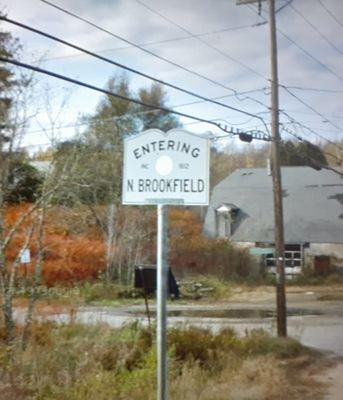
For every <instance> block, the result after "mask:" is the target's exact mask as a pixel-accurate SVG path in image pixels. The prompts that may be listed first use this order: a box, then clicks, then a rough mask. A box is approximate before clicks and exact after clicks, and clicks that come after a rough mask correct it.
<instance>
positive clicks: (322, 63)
mask: <svg viewBox="0 0 343 400" xmlns="http://www.w3.org/2000/svg"><path fill="white" fill-rule="evenodd" d="M40 1H45V0H40ZM248 8H249V10H251V11H253V12H254V13H255V14H256V11H255V10H254V9H253V8H251V7H248ZM261 18H263V20H264V22H266V23H268V20H267V19H266V18H265V17H263V16H261ZM276 30H277V32H278V33H280V34H281V35H282V36H283V37H284V38H286V39H287V40H288V41H289V42H291V43H292V44H293V45H294V46H295V47H297V48H298V49H299V50H300V51H301V52H302V53H304V54H305V55H306V56H307V57H309V58H311V59H312V60H313V61H314V62H315V63H317V64H318V65H320V66H321V67H322V68H324V69H326V70H327V71H328V72H330V73H331V74H332V75H334V76H335V77H336V78H337V79H339V80H340V81H342V82H343V77H342V76H340V75H338V74H337V73H336V72H335V71H334V70H333V69H331V68H330V67H329V66H328V65H326V64H325V63H324V62H322V61H321V60H319V59H318V58H317V57H315V56H314V55H313V54H312V53H310V52H309V51H308V50H306V49H305V48H304V47H302V46H300V44H299V43H297V42H296V41H295V40H294V39H292V38H291V37H290V36H288V35H287V34H286V33H285V32H283V31H282V30H281V29H280V28H279V27H277V28H276Z"/></svg>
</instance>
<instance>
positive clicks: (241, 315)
mask: <svg viewBox="0 0 343 400" xmlns="http://www.w3.org/2000/svg"><path fill="white" fill-rule="evenodd" d="M155 314H156V312H155V311H151V312H150V315H151V316H152V317H155ZM321 314H322V313H321V312H320V311H317V310H306V309H302V308H289V309H288V310H287V316H289V317H294V316H305V315H321ZM135 315H137V316H142V315H143V313H135ZM168 317H184V318H234V319H250V318H253V319H255V318H258V319H261V318H275V317H276V311H275V310H268V309H249V308H240V309H224V310H218V309H213V310H209V309H192V310H168Z"/></svg>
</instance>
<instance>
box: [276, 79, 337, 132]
mask: <svg viewBox="0 0 343 400" xmlns="http://www.w3.org/2000/svg"><path fill="white" fill-rule="evenodd" d="M279 86H280V87H281V88H283V89H284V90H285V91H286V92H287V93H288V94H290V95H291V96H292V97H294V98H295V99H297V100H298V101H299V102H300V103H301V104H303V105H304V106H305V107H307V108H308V109H309V110H311V111H312V112H313V113H315V114H316V115H318V116H319V117H321V118H323V120H325V121H326V122H327V123H329V124H330V125H331V126H333V127H334V128H336V129H338V130H340V131H342V128H341V127H340V126H338V125H336V124H335V123H333V122H332V121H331V120H329V119H328V118H327V117H326V116H325V115H323V114H322V113H320V112H319V111H317V110H316V109H315V108H313V107H312V106H311V105H309V104H308V103H306V102H305V101H304V100H303V99H301V98H300V97H299V96H297V95H295V94H294V93H293V92H292V91H291V90H290V89H288V88H287V87H286V86H283V85H279Z"/></svg>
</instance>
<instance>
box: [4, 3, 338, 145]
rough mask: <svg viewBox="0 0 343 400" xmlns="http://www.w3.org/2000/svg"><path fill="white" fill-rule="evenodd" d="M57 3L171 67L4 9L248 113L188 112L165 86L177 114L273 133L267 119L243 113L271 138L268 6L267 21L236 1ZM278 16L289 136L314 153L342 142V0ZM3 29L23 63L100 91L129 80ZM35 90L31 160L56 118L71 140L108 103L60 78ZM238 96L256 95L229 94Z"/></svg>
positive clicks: (198, 129) (41, 80) (40, 6)
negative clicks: (113, 80)
mask: <svg viewBox="0 0 343 400" xmlns="http://www.w3.org/2000/svg"><path fill="white" fill-rule="evenodd" d="M49 1H50V0H49ZM51 2H53V3H54V4H55V5H58V6H60V7H62V8H64V9H66V10H68V11H70V12H72V13H74V14H77V15H78V16H81V17H83V18H85V19H87V20H89V21H91V22H92V23H94V24H97V25H98V26H100V27H101V28H103V29H105V30H107V31H110V32H112V33H114V34H115V35H117V36H118V35H119V36H120V37H122V38H124V39H125V40H128V41H130V42H131V43H134V44H137V45H140V47H142V48H144V49H148V50H149V51H150V52H153V53H155V54H156V55H158V56H159V57H163V58H164V60H161V59H159V58H157V57H154V56H153V55H151V54H147V53H146V52H144V51H142V50H141V49H139V48H137V47H134V46H133V45H128V43H127V42H126V43H125V42H124V41H123V40H119V39H118V38H116V37H114V36H111V35H110V34H108V33H106V32H104V31H101V30H99V29H96V28H95V27H93V26H90V25H89V24H86V23H85V22H83V21H79V20H77V19H75V18H74V17H72V16H70V15H67V14H65V13H63V12H61V11H60V10H57V9H56V8H53V7H51V6H50V5H48V4H46V3H44V2H43V1H41V0H25V1H23V0H0V10H2V11H3V12H5V13H7V16H8V17H9V18H11V19H13V20H16V21H19V22H22V23H24V24H27V25H29V26H31V27H34V28H36V29H39V30H42V31H44V32H47V33H50V34H52V35H55V36H57V37H59V38H61V39H64V40H67V41H69V42H72V43H73V44H76V45H78V46H80V47H84V48H86V49H88V50H91V51H93V52H96V53H99V54H101V55H103V56H105V57H107V58H110V59H112V60H114V61H117V62H120V63H122V64H124V65H127V66H129V67H132V68H135V69H138V70H140V71H142V72H144V73H146V74H149V75H151V76H154V77H156V78H159V79H161V80H164V81H167V82H169V83H171V84H174V85H177V86H179V87H182V88H184V89H187V90H189V91H192V92H195V93H197V94H200V95H201V96H203V97H207V98H215V97H222V96H228V97H222V98H221V99H220V100H218V101H219V102H221V103H224V104H226V105H229V106H231V107H235V108H237V109H239V110H241V111H242V112H238V111H233V110H229V109H227V108H225V107H222V106H219V105H214V104H210V103H208V102H202V103H197V104H191V105H184V104H185V103H191V102H194V101H197V100H198V99H196V98H194V97H193V96H190V95H188V94H184V93H180V92H179V91H177V90H175V89H170V88H166V90H167V92H168V107H169V108H172V109H175V110H177V111H180V112H183V113H186V114H190V115H193V116H195V117H200V118H204V119H206V120H211V121H213V120H214V121H217V122H219V123H221V124H223V125H227V126H228V127H233V128H235V129H237V128H238V129H242V130H245V131H249V130H251V129H258V130H262V131H264V132H265V131H266V129H265V127H264V126H263V125H262V122H261V120H260V119H258V118H253V117H251V116H249V115H246V114H244V112H247V113H249V114H254V115H255V114H257V115H258V116H259V117H260V118H263V119H264V120H265V122H266V124H267V127H268V128H270V111H269V106H270V89H269V87H270V40H269V37H270V36H269V23H268V6H267V2H262V11H261V15H258V11H257V5H256V4H251V5H236V0H69V1H67V0H51ZM288 3H289V4H288ZM276 8H277V10H278V12H277V14H276V17H277V40H278V67H279V83H280V85H281V87H280V100H279V107H280V110H281V111H282V114H281V115H280V120H281V122H282V123H283V127H286V128H288V129H289V130H291V132H292V133H293V134H296V135H298V136H301V137H302V138H304V139H306V140H310V141H311V142H313V143H318V141H321V142H323V143H326V142H327V140H340V139H342V128H343V101H342V100H343V40H342V38H343V1H342V0H293V1H289V0H278V1H276ZM1 29H3V30H7V31H10V32H12V33H13V35H14V36H16V37H18V38H19V40H20V42H21V43H22V45H23V51H22V55H21V61H23V62H27V63H30V64H34V65H39V66H40V67H41V68H45V69H47V70H50V71H53V72H56V73H59V74H63V75H66V76H68V77H71V78H74V79H79V80H81V81H83V82H87V83H90V84H92V85H95V86H99V87H102V88H103V87H105V86H106V82H107V81H108V79H109V78H110V77H111V76H114V75H118V74H120V73H122V69H120V68H118V67H115V66H113V65H110V64H106V63H104V62H103V61H100V60H96V59H94V58H92V57H90V56H88V55H85V54H80V53H79V52H78V51H76V50H73V49H71V48H68V47H66V46H64V45H62V44H58V43H56V42H54V41H52V40H50V39H48V38H44V37H41V36H40V35H37V34H34V33H30V32H29V31H27V30H24V29H22V28H19V27H15V26H13V25H11V24H9V23H7V22H2V23H1ZM165 60H168V61H169V62H167V61H165ZM176 64H177V65H178V66H177V65H176ZM186 70H187V71H186ZM190 71H191V72H190ZM197 74H198V75H197ZM200 75H201V76H200ZM127 76H128V77H129V79H130V82H131V87H132V90H133V92H137V91H138V89H139V88H141V87H149V86H150V84H151V81H149V80H148V79H146V78H143V77H139V76H137V75H134V74H133V73H127ZM36 80H37V82H38V84H37V93H36V97H35V100H34V101H33V102H32V110H33V109H34V108H35V110H36V111H35V112H34V113H35V114H36V113H37V112H38V114H37V115H36V116H35V118H33V119H32V122H31V124H30V127H29V128H28V134H27V135H26V138H25V139H24V142H23V146H27V148H28V149H29V148H30V149H31V150H32V149H39V148H44V146H45V145H46V143H48V142H49V140H50V139H51V135H50V134H49V131H46V129H49V127H50V126H51V119H53V120H54V119H55V120H56V126H58V127H62V128H61V129H60V130H59V135H60V136H59V139H60V140H63V139H65V138H68V137H71V136H72V135H73V134H74V131H75V128H74V125H75V123H76V122H77V121H78V118H79V117H80V116H81V115H85V114H92V113H94V111H95V109H96V105H97V104H98V102H99V100H100V98H101V95H100V94H99V93H96V92H92V91H90V90H88V89H85V88H80V87H77V86H75V85H73V84H69V83H66V82H61V81H59V80H57V79H55V78H52V77H45V76H42V75H40V74H36ZM285 87H286V88H285ZM232 89H234V90H235V91H237V92H244V91H250V90H256V91H254V92H251V93H249V94H247V95H239V96H233V95H232V94H233V91H232ZM308 89H315V90H308ZM230 95H231V96H230ZM246 96H249V98H246ZM64 103H65V104H64ZM62 104H64V106H63V107H61V106H62ZM37 110H38V111H37ZM47 111H48V112H47ZM284 112H285V113H287V116H286V115H285V114H283V113H284ZM181 121H182V122H183V123H184V127H185V128H186V129H187V130H189V131H191V132H194V133H206V132H211V133H212V135H214V136H222V135H225V133H224V132H222V131H221V130H220V129H218V128H216V127H213V126H212V125H209V124H206V123H195V122H194V121H192V120H190V119H188V118H181ZM292 121H293V123H292ZM294 121H296V123H294ZM300 124H301V125H300ZM66 126H67V127H69V128H66ZM281 133H282V137H283V138H284V139H288V138H290V137H291V136H289V134H288V133H287V132H285V131H283V130H281ZM237 141H239V140H238V138H235V139H231V138H229V139H228V138H222V139H219V141H218V143H221V144H222V145H227V144H233V143H236V144H237Z"/></svg>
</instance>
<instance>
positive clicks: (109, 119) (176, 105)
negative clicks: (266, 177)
mask: <svg viewBox="0 0 343 400" xmlns="http://www.w3.org/2000/svg"><path fill="white" fill-rule="evenodd" d="M260 90H261V89H254V90H248V91H245V92H242V94H244V93H250V92H254V91H260ZM231 96H234V95H233V94H227V95H225V96H217V97H213V98H211V100H215V99H222V98H226V97H231ZM204 102H205V101H204V100H198V101H190V102H188V103H182V104H175V105H172V106H171V107H170V108H172V109H174V108H179V107H186V106H190V105H195V104H201V103H204ZM156 111H159V110H155V111H154V110H148V111H139V112H136V113H130V114H128V115H124V116H120V117H116V116H115V117H109V118H100V119H99V121H101V122H107V121H113V120H118V119H121V118H127V117H129V116H133V115H140V114H148V113H152V112H156ZM259 114H262V113H257V115H259ZM231 118H232V117H231ZM252 119H253V117H250V119H249V121H250V120H252ZM214 120H217V119H214ZM225 123H226V124H229V122H227V121H225ZM87 124H88V122H78V123H71V124H66V125H62V126H60V127H59V128H60V129H62V128H63V129H64V128H66V129H67V128H77V127H80V126H84V125H87ZM230 125H234V126H235V125H240V124H235V123H232V122H230ZM43 131H44V129H34V130H31V131H28V132H27V134H32V133H40V132H43Z"/></svg>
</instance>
